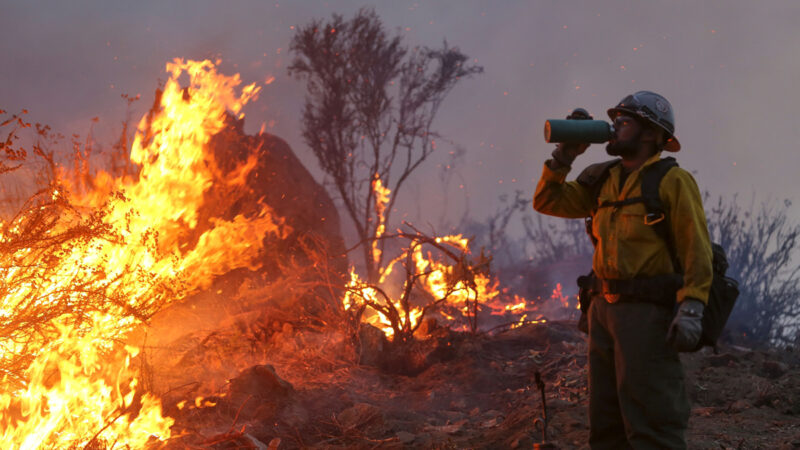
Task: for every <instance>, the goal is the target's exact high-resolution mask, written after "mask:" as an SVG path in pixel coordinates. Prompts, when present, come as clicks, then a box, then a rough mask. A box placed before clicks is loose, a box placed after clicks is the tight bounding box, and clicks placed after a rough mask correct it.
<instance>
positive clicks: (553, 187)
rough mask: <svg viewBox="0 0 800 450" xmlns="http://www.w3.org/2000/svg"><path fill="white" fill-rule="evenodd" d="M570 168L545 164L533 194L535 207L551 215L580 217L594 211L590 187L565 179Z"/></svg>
mask: <svg viewBox="0 0 800 450" xmlns="http://www.w3.org/2000/svg"><path fill="white" fill-rule="evenodd" d="M568 173H569V168H568V167H564V168H560V169H557V170H553V169H551V168H550V166H549V165H548V163H545V164H544V169H543V171H542V177H541V178H540V179H539V184H538V185H536V193H535V194H533V209H535V210H536V211H538V212H540V213H542V214H547V215H550V216H556V217H564V218H567V219H578V218H581V217H588V216H589V215H590V214H591V212H592V207H593V199H592V198H591V197H592V196H591V193H590V192H589V189H588V188H587V187H585V186H583V185H581V184H580V183H578V182H577V181H569V182H567V181H565V180H566V178H567V174H568Z"/></svg>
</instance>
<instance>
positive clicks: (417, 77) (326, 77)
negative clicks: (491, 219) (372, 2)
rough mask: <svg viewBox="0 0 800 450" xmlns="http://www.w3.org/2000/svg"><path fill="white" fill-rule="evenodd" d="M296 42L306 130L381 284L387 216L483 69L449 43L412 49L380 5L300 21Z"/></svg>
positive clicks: (372, 276) (294, 66)
mask: <svg viewBox="0 0 800 450" xmlns="http://www.w3.org/2000/svg"><path fill="white" fill-rule="evenodd" d="M290 50H291V51H292V52H293V54H294V59H293V60H292V63H291V65H290V66H289V68H288V70H289V73H290V74H291V75H294V76H296V77H297V78H298V79H301V80H304V81H305V83H306V87H307V94H308V95H307V97H306V101H305V109H304V112H303V118H302V130H303V138H304V139H305V142H306V143H307V144H308V145H309V147H311V150H312V151H313V153H314V155H315V156H316V159H317V161H318V162H319V165H320V167H321V168H322V170H323V171H324V172H325V173H326V174H327V175H328V176H329V177H330V179H329V180H328V182H329V183H330V185H332V186H333V188H334V190H335V192H336V194H338V197H339V198H340V200H341V202H342V204H343V206H344V210H345V211H347V215H348V216H349V218H350V219H351V220H352V222H353V225H354V227H355V231H356V235H357V237H358V239H359V241H360V242H361V243H362V244H363V245H362V246H363V256H364V262H365V266H366V272H367V280H369V281H371V282H375V281H376V280H377V276H378V268H379V267H380V266H381V259H382V254H383V253H382V252H381V253H380V254H379V255H375V254H374V253H373V251H372V250H373V249H372V248H371V243H372V242H374V239H375V237H376V235H378V234H379V233H380V232H379V228H380V226H381V223H384V222H382V220H384V221H385V223H389V216H390V215H391V212H392V208H393V205H394V203H395V201H396V200H397V198H398V193H399V192H400V191H401V188H402V187H403V185H404V183H406V182H407V181H408V179H409V176H410V175H411V174H412V173H413V172H414V170H415V169H417V168H418V167H419V166H420V164H422V162H423V161H425V160H426V159H427V158H428V156H430V155H431V153H432V152H433V151H434V150H435V149H436V138H437V137H438V136H439V135H438V134H437V133H436V132H435V131H434V130H433V128H432V125H433V121H434V118H435V117H436V114H437V112H438V111H439V108H440V107H441V105H442V102H443V101H444V99H445V97H446V96H447V95H448V94H449V93H450V91H451V90H452V89H453V87H454V86H455V85H456V84H457V83H458V81H459V80H461V79H462V78H464V77H468V76H470V75H473V74H476V73H479V72H481V71H482V68H481V67H479V66H473V65H469V64H467V60H468V58H467V56H466V55H464V54H463V53H461V52H460V51H459V50H458V49H457V48H453V47H449V46H448V45H447V42H445V43H444V45H443V47H442V48H440V49H435V50H432V49H429V48H408V47H407V46H405V45H404V44H403V42H402V39H401V38H400V37H399V36H394V37H390V36H389V35H387V33H386V31H385V30H384V27H383V24H382V23H381V20H380V19H379V17H378V16H377V15H376V14H375V12H374V11H373V10H371V9H361V10H359V11H358V13H356V14H355V16H354V17H353V18H352V19H350V20H345V19H344V18H343V17H342V16H340V15H337V14H334V15H333V17H332V18H331V20H330V21H328V22H326V23H323V22H322V21H321V20H315V21H313V22H311V23H310V24H308V25H306V26H303V27H300V28H299V29H298V30H297V34H296V35H295V37H294V38H293V39H292V42H291V44H290ZM378 180H380V183H382V185H383V186H385V187H388V188H389V189H391V191H392V196H391V198H390V200H388V204H386V205H384V207H377V204H376V193H375V189H374V184H375V183H376V182H377V181H378ZM381 210H382V211H381ZM382 213H383V214H384V218H383V219H381V214H382ZM384 242H385V241H379V244H378V245H379V249H380V250H382V249H383V245H384Z"/></svg>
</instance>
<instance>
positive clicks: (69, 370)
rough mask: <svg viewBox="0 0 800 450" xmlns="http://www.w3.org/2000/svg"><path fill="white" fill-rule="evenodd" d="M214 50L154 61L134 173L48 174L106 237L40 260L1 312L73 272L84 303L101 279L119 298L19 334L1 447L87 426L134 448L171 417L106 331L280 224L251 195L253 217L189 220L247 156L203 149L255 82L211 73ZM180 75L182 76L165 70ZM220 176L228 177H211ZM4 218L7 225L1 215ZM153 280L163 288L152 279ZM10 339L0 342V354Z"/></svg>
mask: <svg viewBox="0 0 800 450" xmlns="http://www.w3.org/2000/svg"><path fill="white" fill-rule="evenodd" d="M218 63H219V61H217V63H216V64H215V63H212V62H210V61H208V60H206V61H200V62H198V61H184V60H181V59H175V60H173V61H172V62H170V63H168V64H167V67H166V69H167V72H169V73H170V77H169V80H168V81H167V82H166V84H165V86H164V90H163V93H162V95H161V99H160V102H159V104H158V109H157V111H155V113H154V114H149V115H147V116H145V117H143V118H142V120H141V121H140V123H139V126H138V129H137V133H136V137H135V140H134V143H133V146H132V149H131V155H130V159H131V161H132V162H133V163H135V164H136V165H138V167H139V168H140V170H139V173H138V176H135V177H133V176H129V175H126V176H120V177H115V176H113V175H111V174H110V173H107V172H104V171H101V172H99V173H97V175H96V176H95V177H94V179H93V180H92V183H90V184H89V186H91V188H85V187H84V186H83V185H82V184H80V183H72V184H71V183H69V181H68V177H67V175H66V173H65V172H64V171H62V172H61V173H60V177H61V178H62V179H63V180H64V184H65V185H66V186H67V187H68V188H71V189H68V190H69V191H72V192H73V194H74V198H73V201H74V203H75V204H76V205H77V208H76V210H77V211H81V210H88V211H92V210H94V209H96V208H102V207H104V205H105V207H107V208H108V213H107V215H105V216H103V217H102V220H103V223H104V225H105V226H106V227H107V228H108V230H110V232H111V233H112V234H113V235H114V236H117V237H118V239H113V240H108V239H88V240H87V241H85V242H83V241H82V242H78V243H77V244H76V245H74V246H72V247H70V248H69V252H68V253H67V254H66V255H65V257H64V258H62V259H61V261H60V264H61V266H59V267H56V268H55V270H53V271H51V272H52V273H55V274H58V275H57V276H55V277H52V278H49V279H35V280H33V281H31V283H29V284H24V283H23V284H22V285H21V287H20V288H19V289H17V290H16V291H10V292H7V293H6V294H5V296H4V297H3V298H2V300H0V318H2V317H13V315H14V312H15V311H16V310H17V308H18V307H20V305H27V304H29V302H30V298H28V296H29V294H30V293H31V292H32V291H33V290H34V289H40V290H42V289H41V286H44V289H43V291H44V292H45V293H47V295H43V296H40V297H39V298H38V299H37V300H36V301H39V302H56V301H59V298H61V297H59V295H62V294H60V293H61V292H72V291H70V286H71V284H70V283H72V282H73V280H75V279H89V280H92V283H93V284H91V285H89V286H87V287H86V289H85V290H83V291H76V292H72V293H71V294H70V295H71V296H73V297H75V298H74V299H73V298H72V297H70V301H74V302H75V304H82V303H81V302H88V301H89V300H91V296H92V295H94V294H93V293H94V292H95V291H96V290H100V291H102V292H105V291H113V292H115V293H117V294H118V297H119V298H121V299H122V301H120V302H117V303H113V304H110V305H107V307H106V308H104V309H103V310H102V311H97V312H93V313H91V314H90V320H89V321H88V322H87V321H84V322H82V323H81V322H78V323H76V322H75V321H74V320H73V321H70V320H69V317H70V315H69V313H65V314H64V315H62V316H60V317H58V318H57V319H55V320H54V321H53V322H52V323H51V324H50V328H51V329H53V330H55V331H54V332H50V333H43V335H42V336H39V339H40V340H41V342H38V345H30V346H29V347H28V348H38V352H37V353H36V354H34V355H31V357H32V358H31V359H32V362H31V364H30V365H29V366H28V368H27V369H26V370H25V371H24V373H25V380H24V382H23V383H22V387H21V388H18V389H15V390H13V391H12V390H10V389H8V386H10V384H9V383H10V381H9V380H8V378H7V377H5V378H3V379H2V380H0V387H4V388H5V389H0V436H1V437H2V439H0V442H3V443H4V445H3V448H20V449H28V448H40V447H46V448H67V447H83V446H86V445H88V444H90V442H91V441H92V439H94V441H95V442H99V443H114V446H127V447H129V448H141V447H143V446H145V445H146V444H147V443H152V442H154V441H159V440H165V439H167V438H169V437H170V426H171V425H172V424H173V419H171V418H168V417H163V416H162V413H161V406H160V403H159V401H158V400H157V399H156V398H154V397H152V396H150V395H148V394H145V393H143V391H142V389H141V387H140V385H139V382H138V381H137V371H136V370H135V369H134V368H132V367H131V359H132V358H133V357H135V356H136V354H137V353H138V349H135V348H133V347H124V348H120V344H118V342H121V341H123V340H124V338H125V336H126V335H127V334H128V333H129V332H130V331H131V330H132V329H133V328H134V327H136V326H137V325H139V324H140V323H141V321H142V320H143V318H142V317H136V316H134V315H133V314H131V310H133V309H135V308H143V309H144V310H146V311H149V312H151V313H152V312H155V311H156V310H158V309H159V308H160V307H163V306H164V305H166V304H167V303H169V302H171V301H174V300H176V299H179V298H181V297H182V296H184V295H186V294H187V293H189V292H191V291H192V290H195V289H198V288H206V287H208V286H209V285H210V284H211V282H212V280H213V277H214V276H215V275H219V274H223V273H226V272H228V271H229V270H231V269H234V268H238V267H248V268H255V267H256V265H255V264H254V263H252V262H251V261H253V260H254V257H255V256H256V255H257V254H258V253H259V251H261V250H262V248H263V238H264V236H268V235H269V236H276V237H279V238H282V237H284V236H285V234H284V233H286V232H287V230H288V228H287V227H285V226H283V225H282V224H281V221H280V220H279V219H276V218H275V217H274V215H273V214H272V211H271V210H270V209H269V207H268V206H267V205H264V204H261V205H260V207H261V209H260V212H259V213H258V214H256V215H255V217H244V216H242V215H239V216H236V217H234V218H232V219H231V220H223V219H207V220H203V219H202V218H201V216H200V214H199V211H200V209H201V207H202V206H203V204H204V198H205V194H206V193H207V192H208V190H209V189H210V188H211V187H212V186H214V185H215V184H216V185H225V186H228V187H235V186H243V185H244V183H245V180H246V178H247V175H248V173H250V171H252V169H253V168H254V167H255V166H256V163H257V161H256V159H255V157H252V158H250V159H249V160H248V161H246V162H245V163H244V164H243V165H242V166H240V167H238V168H236V169H235V170H234V171H233V173H232V174H228V175H225V174H223V173H221V171H220V169H219V168H218V166H217V164H216V162H215V161H214V157H213V155H212V153H211V151H210V150H209V149H208V146H207V144H208V142H209V140H210V139H211V137H212V136H214V135H215V134H216V133H218V132H220V131H221V130H222V129H223V127H224V126H225V118H226V114H227V113H229V112H230V113H232V114H234V115H237V117H239V118H241V117H243V113H242V112H241V111H242V108H243V106H244V105H245V104H246V103H247V102H248V101H251V100H253V99H255V98H256V97H257V95H258V93H259V89H260V88H259V87H257V86H256V85H255V83H254V84H250V85H247V86H244V87H242V88H239V86H240V84H241V80H240V78H239V75H238V74H236V75H233V76H225V75H222V74H219V73H217V70H216V65H217V64H218ZM184 75H186V76H188V80H189V85H188V87H186V88H182V87H181V85H180V83H179V81H178V79H179V77H181V76H184ZM225 176H227V177H228V181H222V180H224V179H225V178H224V177H225ZM65 195H66V194H65V193H64V192H61V191H60V190H53V192H52V194H51V197H52V199H53V200H54V201H55V200H58V199H60V198H62V197H63V196H65ZM108 205H111V207H109V206H108ZM201 226H202V227H201ZM7 229H8V233H18V232H19V231H20V228H19V226H18V225H15V224H10V226H8V228H7ZM199 230H204V231H203V232H202V233H198V231H199ZM198 234H199V235H198ZM193 236H194V237H193ZM5 237H6V236H3V235H0V240H2V239H5ZM32 254H34V253H33V252H32V249H30V248H22V249H19V250H17V251H16V253H15V254H14V255H11V256H10V259H11V260H13V261H14V262H15V264H13V265H9V266H3V267H2V268H0V277H2V278H3V279H4V280H6V281H8V280H11V279H13V278H14V277H18V276H19V274H20V273H21V271H23V270H34V269H35V268H36V267H41V264H45V263H43V262H40V261H28V260H26V258H28V259H29V258H30V257H31V256H30V255H32ZM37 264H38V266H37ZM23 267H24V268H25V269H23ZM143 280H145V281H143ZM33 284H37V285H36V286H34V285H33ZM165 285H169V286H177V289H175V290H168V289H158V288H157V287H159V286H165ZM73 290H74V289H73ZM94 301H97V300H94ZM26 302H28V303H26ZM45 304H48V303H45ZM145 318H146V317H145ZM34 344H36V342H34ZM22 348H23V347H21V344H17V343H15V342H0V360H2V359H4V358H8V357H10V356H11V355H14V354H18V353H15V352H19V351H21V349H22ZM207 404H208V403H203V405H207Z"/></svg>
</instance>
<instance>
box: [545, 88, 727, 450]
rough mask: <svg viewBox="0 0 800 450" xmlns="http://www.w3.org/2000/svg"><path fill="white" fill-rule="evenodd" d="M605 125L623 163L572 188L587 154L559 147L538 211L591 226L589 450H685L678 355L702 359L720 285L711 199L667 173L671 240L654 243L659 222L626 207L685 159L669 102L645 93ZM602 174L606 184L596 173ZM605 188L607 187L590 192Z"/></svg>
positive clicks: (685, 178)
mask: <svg viewBox="0 0 800 450" xmlns="http://www.w3.org/2000/svg"><path fill="white" fill-rule="evenodd" d="M576 111H577V112H580V111H582V110H576ZM608 115H609V117H610V118H611V120H612V121H613V124H614V129H615V137H614V138H612V139H611V140H610V141H609V142H608V144H607V146H606V151H607V153H608V154H609V155H611V156H616V157H619V158H621V162H619V163H617V164H613V163H612V164H602V163H601V164H596V165H592V166H589V167H588V168H587V169H586V170H585V171H584V172H583V173H582V174H581V175H580V176H579V177H578V179H577V180H576V181H565V179H566V177H567V174H568V173H569V171H570V169H571V166H572V163H573V161H574V160H575V158H576V157H577V156H579V155H581V154H582V153H584V152H585V151H586V149H587V148H588V147H589V144H563V143H562V144H558V146H557V148H556V149H555V151H553V153H552V158H551V159H549V160H547V161H546V162H545V164H544V170H543V173H542V176H541V179H540V180H539V183H538V185H537V187H536V193H535V194H534V198H533V207H534V209H535V210H536V211H538V212H540V213H543V214H548V215H552V216H557V217H563V218H584V217H590V218H591V223H590V225H589V226H588V227H587V228H588V229H590V232H591V237H592V240H593V241H594V242H595V251H594V255H593V259H592V268H593V274H594V275H593V277H592V278H591V279H590V284H591V287H592V289H591V300H592V301H591V304H590V305H589V308H588V333H589V393H590V397H589V424H590V426H589V428H590V434H589V444H590V446H591V448H593V449H624V448H634V449H651V448H686V437H685V433H686V428H687V425H688V421H689V402H688V398H687V396H686V392H685V387H684V374H683V367H682V366H681V361H680V359H679V357H678V352H681V351H691V350H693V349H694V348H695V345H696V344H697V343H698V341H699V339H700V334H701V331H702V324H701V319H702V316H703V309H704V307H705V305H706V304H707V302H708V295H709V288H710V286H711V280H712V265H711V261H712V252H711V242H710V239H709V234H708V228H707V226H706V219H705V214H704V212H703V204H702V199H701V196H700V191H699V189H698V187H697V184H696V182H695V180H694V179H693V178H692V176H691V175H690V174H689V172H687V171H685V170H683V169H681V168H673V169H672V170H669V171H668V172H667V173H666V175H665V176H664V177H663V179H662V180H661V182H660V187H659V190H658V192H659V196H660V198H661V202H662V204H663V205H664V208H665V209H666V211H667V212H668V214H667V215H665V216H662V217H661V218H660V219H661V220H665V221H667V222H666V228H667V229H668V232H669V237H670V238H669V239H668V240H665V239H664V238H662V237H661V236H660V235H659V233H656V232H655V230H654V229H653V226H654V223H655V222H657V221H658V218H655V219H654V218H652V217H650V216H649V215H648V214H647V210H646V208H645V205H644V204H643V203H641V201H640V202H636V201H635V200H634V201H625V200H626V199H636V197H637V196H638V197H639V198H640V199H641V195H642V194H641V192H642V188H641V182H642V172H643V170H644V169H645V168H647V167H648V166H649V165H651V164H653V163H655V162H657V161H659V160H660V159H661V153H662V151H663V150H666V151H669V152H677V151H679V150H680V148H681V147H680V143H679V142H678V139H677V138H676V137H675V135H674V131H675V118H674V115H673V111H672V106H671V105H670V103H669V102H668V101H667V100H666V99H665V98H664V97H662V96H661V95H658V94H656V93H653V92H649V91H639V92H636V93H634V94H632V95H629V96H627V97H625V98H624V99H623V100H622V101H620V102H619V104H617V105H616V106H615V107H614V108H611V109H609V110H608ZM569 118H577V117H569ZM609 167H610V168H609ZM598 170H605V171H606V174H607V175H606V176H605V177H598V176H597V173H594V174H593V173H592V171H595V172H597V171H598ZM597 179H599V180H601V181H600V182H597V184H599V185H597V186H593V185H591V182H592V180H597ZM604 203H605V206H607V205H608V204H611V205H612V206H608V207H601V205H604ZM587 223H589V222H587ZM675 266H679V267H675ZM679 272H680V273H681V274H682V277H677V278H676V273H679ZM670 280H672V282H670ZM675 280H678V281H675ZM676 311H677V312H676Z"/></svg>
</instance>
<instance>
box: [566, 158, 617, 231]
mask: <svg viewBox="0 0 800 450" xmlns="http://www.w3.org/2000/svg"><path fill="white" fill-rule="evenodd" d="M621 162H622V160H621V159H619V158H617V159H612V160H611V161H606V162H601V163H597V164H592V165H590V166H588V167H586V168H585V169H583V172H581V173H580V174H579V175H578V178H577V179H576V181H577V182H578V183H579V184H580V185H582V186H584V187H586V188H588V189H589V192H591V195H592V198H593V199H594V204H595V206H594V208H592V212H591V214H590V215H589V216H587V217H586V219H585V220H584V226H585V228H586V234H588V235H589V239H591V240H592V244H593V245H595V246H597V239H595V237H594V235H593V234H592V217H593V216H594V213H595V212H597V208H598V207H599V206H598V205H597V199H598V198H599V197H600V190H601V189H602V188H603V184H604V183H605V182H606V180H607V179H608V176H609V175H610V174H611V168H612V167H614V166H616V165H617V164H619V163H621Z"/></svg>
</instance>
